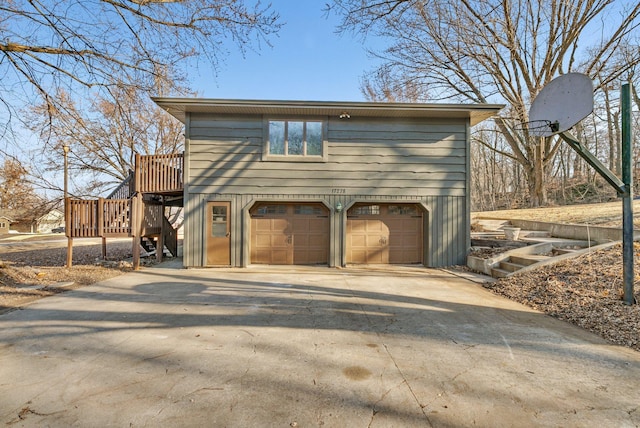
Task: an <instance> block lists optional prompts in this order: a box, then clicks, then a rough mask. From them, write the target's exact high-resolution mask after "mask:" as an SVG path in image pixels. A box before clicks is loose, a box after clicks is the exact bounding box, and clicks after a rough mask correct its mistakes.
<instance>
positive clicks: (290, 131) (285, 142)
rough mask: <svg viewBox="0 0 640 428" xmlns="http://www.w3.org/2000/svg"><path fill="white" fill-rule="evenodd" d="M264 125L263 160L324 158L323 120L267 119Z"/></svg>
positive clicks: (312, 159) (318, 159) (312, 160)
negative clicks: (264, 157) (265, 129)
mask: <svg viewBox="0 0 640 428" xmlns="http://www.w3.org/2000/svg"><path fill="white" fill-rule="evenodd" d="M266 127H267V132H266V134H267V135H266V137H267V138H266V139H267V142H266V144H265V154H266V159H265V160H287V161H292V160H301V161H311V162H314V161H315V162H317V161H324V160H326V147H325V146H326V144H325V138H324V135H325V126H324V122H322V121H319V120H269V121H267V125H266Z"/></svg>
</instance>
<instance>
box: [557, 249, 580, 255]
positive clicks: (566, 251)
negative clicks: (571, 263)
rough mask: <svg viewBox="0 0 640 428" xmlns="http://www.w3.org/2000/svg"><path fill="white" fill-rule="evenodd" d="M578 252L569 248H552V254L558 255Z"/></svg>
mask: <svg viewBox="0 0 640 428" xmlns="http://www.w3.org/2000/svg"><path fill="white" fill-rule="evenodd" d="M576 251H578V250H572V249H570V248H554V249H553V252H554V253H556V254H558V255H560V254H569V253H575V252H576Z"/></svg>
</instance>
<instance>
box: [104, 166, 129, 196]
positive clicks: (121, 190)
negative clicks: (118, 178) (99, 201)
mask: <svg viewBox="0 0 640 428" xmlns="http://www.w3.org/2000/svg"><path fill="white" fill-rule="evenodd" d="M134 177H135V173H134V172H133V171H131V170H129V175H128V176H127V178H125V179H124V180H123V181H122V183H120V185H118V187H116V188H115V190H114V191H113V192H111V194H110V195H109V196H107V199H129V198H130V197H131V195H133V192H134V188H133V187H134Z"/></svg>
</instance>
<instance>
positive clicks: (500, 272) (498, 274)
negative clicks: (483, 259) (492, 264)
mask: <svg viewBox="0 0 640 428" xmlns="http://www.w3.org/2000/svg"><path fill="white" fill-rule="evenodd" d="M510 274H511V272H509V271H506V270H504V269H500V268H491V276H492V277H494V278H506V277H507V276H509V275H510Z"/></svg>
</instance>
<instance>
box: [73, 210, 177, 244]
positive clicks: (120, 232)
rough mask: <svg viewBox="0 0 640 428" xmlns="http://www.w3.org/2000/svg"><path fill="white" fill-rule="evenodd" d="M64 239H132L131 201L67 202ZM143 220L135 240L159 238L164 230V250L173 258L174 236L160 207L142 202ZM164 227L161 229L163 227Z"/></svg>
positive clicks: (174, 233) (175, 235)
mask: <svg viewBox="0 0 640 428" xmlns="http://www.w3.org/2000/svg"><path fill="white" fill-rule="evenodd" d="M65 204H67V210H68V211H67V212H68V213H69V216H68V218H67V225H66V230H67V236H69V237H71V238H117V237H130V236H133V234H132V230H131V214H132V210H133V203H132V200H131V199H102V198H100V199H92V200H79V199H71V198H67V200H66V201H65ZM143 212H144V216H143V218H142V225H141V230H140V233H139V234H138V236H154V235H160V233H161V232H162V230H163V226H164V231H165V233H164V235H165V240H166V244H165V245H167V247H168V248H169V250H170V251H171V253H172V254H174V255H175V254H176V252H177V246H178V243H177V242H178V238H177V232H176V231H175V229H174V228H173V226H172V225H171V223H169V221H168V220H167V219H166V217H165V216H164V212H163V207H162V205H160V204H154V203H148V202H144V208H143ZM163 223H164V225H163Z"/></svg>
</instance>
